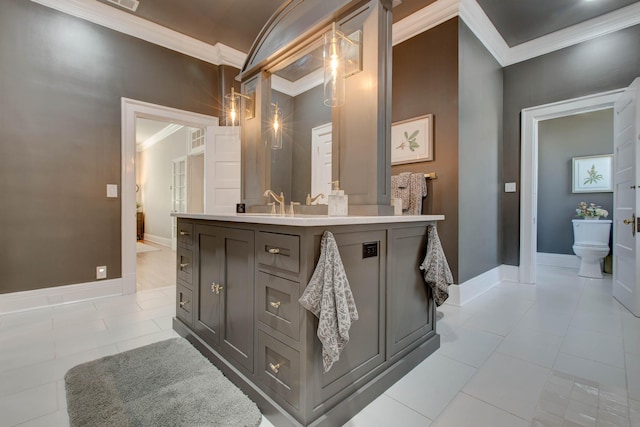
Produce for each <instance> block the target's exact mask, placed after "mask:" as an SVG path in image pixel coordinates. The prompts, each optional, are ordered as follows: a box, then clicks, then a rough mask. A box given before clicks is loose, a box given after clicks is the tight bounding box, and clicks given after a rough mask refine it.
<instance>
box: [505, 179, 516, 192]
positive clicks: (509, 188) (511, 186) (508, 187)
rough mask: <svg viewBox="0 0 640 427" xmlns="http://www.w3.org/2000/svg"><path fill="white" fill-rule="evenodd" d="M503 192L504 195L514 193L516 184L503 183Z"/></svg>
mask: <svg viewBox="0 0 640 427" xmlns="http://www.w3.org/2000/svg"><path fill="white" fill-rule="evenodd" d="M504 192H505V193H515V192H516V183H515V182H505V183H504Z"/></svg>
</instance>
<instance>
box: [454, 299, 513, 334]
mask: <svg viewBox="0 0 640 427" xmlns="http://www.w3.org/2000/svg"><path fill="white" fill-rule="evenodd" d="M525 311H526V309H525V310H523V311H520V310H514V309H513V308H511V307H508V306H505V307H503V308H502V309H492V310H483V311H480V312H478V313H476V314H474V315H473V316H471V317H470V318H469V320H467V321H466V322H464V324H463V326H464V327H467V328H473V329H480V330H483V331H485V332H489V333H492V334H495V335H500V336H503V337H504V336H506V335H507V334H508V333H509V332H510V331H511V329H513V327H514V326H515V325H516V324H517V323H518V322H519V321H520V319H522V317H523V316H524V313H525Z"/></svg>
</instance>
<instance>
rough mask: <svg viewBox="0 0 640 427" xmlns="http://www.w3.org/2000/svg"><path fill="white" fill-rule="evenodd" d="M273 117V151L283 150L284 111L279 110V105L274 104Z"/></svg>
mask: <svg viewBox="0 0 640 427" xmlns="http://www.w3.org/2000/svg"><path fill="white" fill-rule="evenodd" d="M271 117H273V120H272V122H271V149H272V150H279V149H281V148H282V110H280V109H279V108H278V103H277V102H276V103H275V104H272V111H271Z"/></svg>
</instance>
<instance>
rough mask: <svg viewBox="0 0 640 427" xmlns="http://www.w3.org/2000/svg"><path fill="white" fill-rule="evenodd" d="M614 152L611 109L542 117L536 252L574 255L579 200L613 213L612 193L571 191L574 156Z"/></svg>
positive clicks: (539, 145)
mask: <svg viewBox="0 0 640 427" xmlns="http://www.w3.org/2000/svg"><path fill="white" fill-rule="evenodd" d="M611 153H613V110H612V109H607V110H601V111H594V112H591V113H585V114H578V115H574V116H567V117H560V118H557V119H552V120H545V121H542V122H540V123H539V125H538V170H539V171H540V173H539V175H538V252H546V253H556V254H570V255H573V249H572V248H571V247H572V245H573V228H572V226H571V220H572V219H575V218H576V212H575V209H576V207H577V206H578V204H579V203H580V202H582V201H584V202H587V203H595V204H597V205H600V206H602V207H603V208H605V209H606V210H608V211H609V217H608V219H611V218H612V214H613V193H575V194H574V193H572V192H571V189H572V187H571V182H572V181H571V163H572V161H571V160H572V158H573V157H581V156H595V155H598V154H611Z"/></svg>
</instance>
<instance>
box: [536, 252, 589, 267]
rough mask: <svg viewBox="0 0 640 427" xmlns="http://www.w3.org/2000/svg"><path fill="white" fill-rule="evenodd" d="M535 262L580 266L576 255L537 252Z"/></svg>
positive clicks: (558, 265)
mask: <svg viewBox="0 0 640 427" xmlns="http://www.w3.org/2000/svg"><path fill="white" fill-rule="evenodd" d="M536 264H538V265H552V266H555V267H567V268H580V258H579V257H578V256H577V255H568V254H552V253H545V252H538V253H537V254H536Z"/></svg>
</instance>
